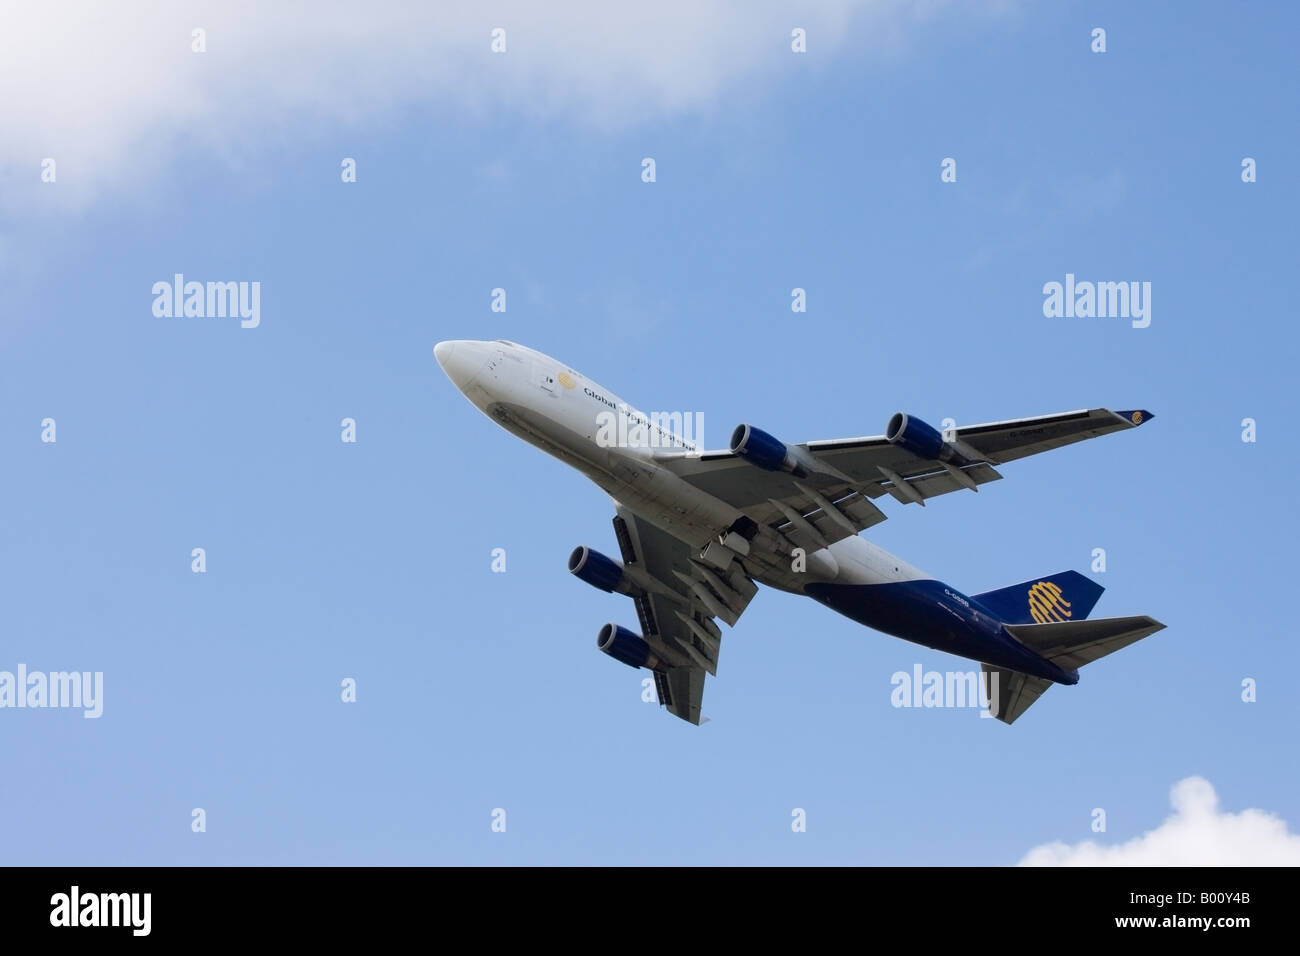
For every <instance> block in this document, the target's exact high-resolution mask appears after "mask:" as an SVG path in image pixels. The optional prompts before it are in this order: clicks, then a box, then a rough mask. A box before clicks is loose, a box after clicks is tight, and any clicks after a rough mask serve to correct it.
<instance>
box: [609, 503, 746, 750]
mask: <svg viewBox="0 0 1300 956" xmlns="http://www.w3.org/2000/svg"><path fill="white" fill-rule="evenodd" d="M617 511H618V513H617V515H616V516H615V518H614V534H615V536H616V537H617V538H618V546H619V550H620V551H621V552H622V556H623V564H624V566H625V567H626V568H627V569H628V570H629V572H631V573H632V574H633V575H636V576H637V577H638V578H639V579H640V580H641V581H642V582H643V583H644V584H645V585H646V586H644V587H639V588H637V590H636V592H635V593H633V595H632V599H633V601H634V602H635V603H636V611H637V617H638V618H639V619H640V623H641V634H642V636H643V637H644V638H645V640H646V643H648V644H649V645H650V646H651V648H652V649H653V650H654V651H655V654H656V656H657V657H658V658H659V659H660V660H661V661H662V662H663V665H664V667H663V669H660V670H655V671H654V678H655V691H656V693H657V694H658V695H659V703H660V704H662V705H663V706H665V707H667V708H668V712H669V713H670V714H673V715H674V716H677V717H680V718H682V719H683V720H687V721H690V722H691V723H692V724H698V723H700V703H701V701H702V700H703V698H704V678H705V675H706V674H716V673H717V671H718V653H719V650H720V648H721V645H722V632H721V630H720V629H719V627H718V625H717V624H716V623H715V621H714V618H715V617H721V618H722V619H723V620H724V621H726V622H727V624H729V625H734V624H735V623H736V620H737V619H738V618H739V617H740V615H741V614H742V613H743V612H744V610H745V608H746V607H747V606H748V605H749V602H750V600H752V599H753V597H754V595H755V594H756V593H757V592H758V586H757V585H756V584H754V582H753V581H751V580H750V579H749V577H748V576H747V575H746V574H745V572H744V570H743V569H742V568H741V566H740V564H739V562H735V563H733V564H732V567H731V569H730V571H729V572H728V573H723V572H720V571H718V570H716V569H714V568H710V567H708V566H707V565H705V564H703V562H701V561H699V560H697V559H695V557H694V555H693V553H692V550H691V548H690V547H689V546H688V545H687V544H686V543H685V542H683V541H679V540H678V539H677V538H674V537H673V536H672V535H670V534H668V533H667V532H665V531H661V530H660V529H659V528H657V527H655V526H654V525H652V524H650V523H649V522H647V521H643V520H642V519H641V518H638V517H637V516H636V515H634V514H633V513H632V512H631V511H629V510H628V509H626V508H624V507H623V506H622V505H618V506H617Z"/></svg>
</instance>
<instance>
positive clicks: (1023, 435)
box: [433, 339, 1164, 724]
mask: <svg viewBox="0 0 1300 956" xmlns="http://www.w3.org/2000/svg"><path fill="white" fill-rule="evenodd" d="M433 352H434V357H435V359H436V360H437V362H438V364H439V365H440V366H441V367H442V370H443V371H444V372H445V373H446V375H447V377H448V378H449V379H451V382H452V384H454V385H455V386H456V388H458V389H459V390H460V391H461V393H462V394H464V396H465V397H466V398H467V399H469V401H470V402H471V403H472V404H473V405H474V406H475V407H476V408H478V409H479V410H480V411H482V412H483V413H484V414H485V415H487V416H488V417H489V418H491V419H492V420H493V421H495V422H496V423H497V424H498V425H500V426H501V427H503V428H504V429H506V430H507V431H509V432H511V433H512V434H514V435H516V436H517V437H519V438H522V439H523V440H524V441H526V442H528V443H530V444H532V445H535V446H536V447H538V448H540V449H541V450H542V451H545V452H547V453H548V454H550V455H552V456H554V457H555V458H558V459H559V460H560V461H562V462H564V463H565V464H567V465H570V466H572V467H573V468H576V469H577V470H578V471H580V472H581V473H582V474H584V475H586V476H587V477H588V478H589V479H591V480H592V481H593V482H595V483H596V485H598V486H599V487H600V488H602V489H603V490H604V491H605V492H607V493H608V494H609V495H610V497H611V498H612V499H613V503H614V512H615V515H614V538H615V540H616V542H617V544H618V548H619V554H620V557H621V560H616V559H614V558H610V557H607V556H605V555H604V554H601V553H600V552H599V551H596V550H595V549H593V548H590V547H587V546H585V545H580V546H578V547H577V548H574V550H573V552H572V553H571V554H570V555H569V571H570V572H571V573H573V574H574V575H575V576H577V577H578V578H579V579H581V580H582V581H584V582H586V583H587V584H590V585H592V586H594V587H596V588H599V589H600V590H602V591H605V592H609V593H613V592H618V593H620V594H624V595H627V596H628V597H630V598H632V600H633V603H634V604H635V607H636V613H637V618H638V621H639V624H640V629H639V633H638V632H636V631H633V630H631V629H629V628H626V627H622V626H620V625H617V624H614V623H607V624H605V625H604V626H603V627H601V628H600V631H599V633H598V634H597V637H596V646H597V647H598V648H599V649H600V650H601V651H603V652H604V653H606V654H608V655H609V656H610V657H612V658H614V659H615V660H617V661H620V662H621V663H623V664H626V665H628V666H629V667H633V668H638V669H639V668H645V669H648V670H649V671H651V673H652V674H653V676H654V681H655V690H656V693H657V695H658V699H659V703H660V705H661V706H664V707H666V708H667V709H668V711H669V713H671V714H673V715H674V716H677V717H680V718H682V719H683V720H686V721H689V722H690V723H692V724H699V723H701V717H702V715H701V711H700V706H701V702H702V701H703V697H704V681H705V675H707V674H712V675H716V674H717V668H718V654H719V650H720V647H721V641H722V632H721V629H720V628H719V627H718V625H717V623H716V621H715V619H720V620H721V621H723V622H724V623H725V624H727V625H728V626H729V627H734V626H735V624H736V622H737V620H738V619H739V618H740V616H741V614H743V613H744V611H745V609H746V608H747V607H748V605H749V603H750V601H751V600H752V599H753V597H754V595H755V594H756V593H757V592H758V585H759V584H764V585H767V586H768V587H772V588H777V589H779V590H782V591H788V592H790V593H793V594H804V595H807V596H808V597H811V598H812V599H813V600H815V601H818V602H820V603H821V604H824V605H826V606H827V607H829V608H831V609H833V610H835V611H838V612H839V613H840V614H843V615H845V616H846V617H848V618H850V619H852V620H854V621H857V622H859V623H861V624H865V625H866V626H867V627H870V628H874V629H875V630H877V631H882V632H884V633H885V634H890V635H892V636H894V637H899V638H902V639H904V640H907V641H911V642H913V643H915V644H921V645H923V646H925V647H930V648H933V649H936V650H940V651H946V652H948V653H950V654H955V655H957V656H959V657H964V658H968V659H970V660H973V661H978V662H979V663H980V665H981V668H982V671H983V677H984V681H985V687H986V689H987V693H988V695H989V708H988V709H989V711H990V712H991V713H993V715H994V716H996V717H997V718H998V719H999V720H1001V721H1003V722H1004V723H1007V724H1011V723H1013V722H1014V721H1015V720H1016V719H1017V718H1018V717H1019V716H1020V715H1021V714H1023V713H1024V712H1025V711H1026V710H1027V709H1028V708H1029V707H1030V706H1031V705H1032V704H1033V703H1034V702H1035V701H1036V700H1038V698H1039V697H1040V696H1041V695H1042V694H1043V693H1044V692H1045V691H1046V690H1047V689H1048V688H1050V687H1051V686H1052V685H1053V684H1067V685H1072V684H1076V683H1078V681H1079V668H1080V667H1082V666H1083V665H1085V664H1090V663H1092V662H1093V661H1096V660H1098V659H1099V658H1102V657H1105V656H1106V655H1108V654H1111V653H1113V652H1114V651H1117V650H1120V649H1121V648H1123V647H1127V646H1128V645H1130V644H1133V643H1135V642H1136V641H1139V640H1141V639H1142V638H1144V637H1148V636H1149V635H1151V634H1154V633H1155V632H1157V631H1159V630H1161V629H1162V628H1163V627H1164V625H1163V624H1161V623H1160V622H1159V621H1157V620H1155V619H1153V618H1151V617H1147V616H1136V617H1116V618H1100V619H1093V620H1088V619H1087V618H1088V615H1089V613H1091V611H1092V609H1093V607H1094V606H1095V605H1096V603H1097V600H1098V598H1100V597H1101V593H1102V591H1103V590H1104V589H1103V588H1102V587H1101V586H1100V585H1098V584H1096V583H1094V582H1093V581H1091V580H1089V579H1088V578H1086V577H1084V576H1083V575H1082V574H1079V573H1078V572H1076V571H1064V572H1061V573H1059V574H1050V575H1046V576H1044V577H1041V578H1034V579H1032V580H1029V581H1025V582H1024V583H1021V584H1016V585H1013V586H1011V587H1006V588H1000V589H998V590H994V591H988V592H985V593H983V594H973V595H965V594H962V593H961V592H960V591H958V590H957V589H956V588H953V587H951V586H949V585H947V584H944V583H943V582H941V581H937V580H935V579H934V578H932V577H931V576H929V575H927V574H925V573H923V572H922V571H920V570H918V569H917V568H915V567H913V566H912V565H910V564H908V563H907V562H905V561H903V560H902V559H901V558H897V557H895V556H893V555H892V554H889V553H888V552H887V551H885V550H883V549H882V548H879V547H877V546H876V545H874V544H872V543H871V542H870V541H868V540H867V539H865V538H863V537H861V536H860V532H862V531H864V530H866V529H867V528H870V527H872V526H873V525H876V524H879V523H880V522H881V521H884V520H885V518H886V516H885V513H884V512H883V511H881V510H880V508H878V507H877V506H876V504H875V503H874V502H875V501H876V500H878V499H880V498H882V497H884V496H885V495H889V496H891V497H892V498H893V499H894V500H895V501H897V502H898V503H899V504H901V505H904V506H905V505H909V504H916V505H921V506H924V505H925V502H926V500H927V499H929V498H933V497H935V496H936V495H942V494H947V493H949V492H953V491H978V490H979V486H980V485H982V484H985V483H987V482H990V481H996V480H998V479H1000V478H1001V477H1002V475H1001V474H999V472H998V471H997V470H996V467H995V466H1002V465H1004V464H1006V463H1008V462H1011V461H1015V460H1016V459H1019V458H1024V457H1027V456H1029V455H1036V454H1038V453H1039V452H1044V451H1047V450H1049V449H1053V448H1059V447H1061V446H1063V445H1069V444H1072V443H1074V442H1077V441H1082V440H1084V439H1087V438H1095V437H1097V436H1098V435H1107V434H1110V433H1111V432H1118V431H1127V430H1129V429H1133V428H1137V427H1138V426H1140V425H1143V424H1145V423H1146V422H1148V421H1150V420H1151V418H1152V415H1151V413H1150V412H1148V411H1146V410H1143V409H1135V410H1131V411H1119V412H1113V411H1110V410H1109V409H1105V408H1093V409H1085V410H1081V411H1074V412H1065V413H1062V414H1057V415H1044V416H1040V417H1037V418H1020V419H1013V420H1010V421H1002V422H994V423H992V424H985V425H968V426H965V427H961V428H955V429H949V430H946V431H944V432H940V431H938V430H936V429H935V428H933V427H931V426H930V425H928V424H926V423H925V422H923V421H921V420H920V419H919V418H916V417H915V416H913V415H908V414H905V413H902V412H900V413H898V414H896V415H894V416H893V417H892V418H890V419H889V422H888V424H887V426H886V428H885V433H884V434H883V435H876V436H871V437H865V438H841V439H833V440H830V441H810V442H805V443H803V444H799V445H789V444H786V443H785V442H782V441H780V440H779V439H777V438H775V437H773V436H772V435H770V434H768V433H767V432H765V431H762V430H761V429H759V428H757V427H755V426H753V425H750V424H741V425H738V426H737V427H736V429H735V430H734V431H733V432H732V434H731V441H730V447H729V448H727V449H726V450H719V451H705V450H702V449H700V448H699V447H698V446H697V444H696V443H695V442H694V441H692V440H690V438H689V437H685V436H682V435H680V434H678V432H679V431H682V430H684V423H683V425H679V424H678V421H677V419H676V417H674V416H671V415H665V414H658V415H646V414H644V413H642V412H640V411H638V410H637V409H635V408H633V407H631V406H629V405H628V404H627V403H626V402H624V401H623V400H622V399H620V398H619V397H618V396H617V395H615V394H614V393H613V392H611V391H609V390H608V389H606V388H604V387H603V386H601V385H598V384H597V383H596V382H594V381H592V380H591V379H588V378H586V377H585V376H583V375H582V374H581V373H579V372H577V371H576V370H574V369H572V368H570V367H568V366H566V365H565V364H563V363H562V362H559V361H557V360H555V359H553V358H551V357H549V356H547V355H543V354H542V353H541V352H538V351H535V350H533V349H530V348H527V347H525V346H522V345H517V344H515V343H514V342H509V341H506V340H504V339H497V340H495V341H491V342H485V341H484V342H480V341H469V340H458V341H447V342H439V343H438V344H437V345H435V346H434V349H433ZM705 719H706V720H707V718H705Z"/></svg>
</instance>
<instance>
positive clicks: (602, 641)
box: [596, 623, 659, 670]
mask: <svg viewBox="0 0 1300 956" xmlns="http://www.w3.org/2000/svg"><path fill="white" fill-rule="evenodd" d="M596 646H597V647H598V648H600V649H601V650H602V651H604V652H605V653H606V654H608V655H609V656H610V657H612V658H614V660H616V661H620V662H622V663H624V664H626V665H627V666H628V667H637V668H639V667H648V668H650V669H651V670H655V669H656V668H658V667H659V658H657V657H655V654H654V650H653V649H652V648H651V647H650V645H649V644H647V643H646V642H645V639H644V638H643V637H641V635H640V634H634V633H632V632H631V631H629V630H628V629H627V628H625V627H619V626H618V625H617V624H612V623H611V624H606V625H605V626H604V627H602V628H601V629H600V633H599V634H597V635H596Z"/></svg>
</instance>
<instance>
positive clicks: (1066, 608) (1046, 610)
mask: <svg viewBox="0 0 1300 956" xmlns="http://www.w3.org/2000/svg"><path fill="white" fill-rule="evenodd" d="M1029 616H1030V617H1032V618H1033V619H1034V620H1035V621H1036V622H1038V623H1039V624H1049V623H1051V622H1052V621H1066V620H1068V619H1069V618H1070V616H1071V612H1070V602H1069V601H1067V600H1065V598H1064V597H1063V596H1062V592H1061V589H1060V588H1059V587H1057V586H1056V585H1055V584H1053V583H1052V582H1051V581H1039V582H1038V583H1037V584H1035V585H1034V586H1033V587H1031V588H1030V589H1029Z"/></svg>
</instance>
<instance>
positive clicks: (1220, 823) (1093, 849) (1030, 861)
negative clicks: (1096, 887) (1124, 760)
mask: <svg viewBox="0 0 1300 956" xmlns="http://www.w3.org/2000/svg"><path fill="white" fill-rule="evenodd" d="M1170 803H1171V804H1172V805H1173V808H1174V812H1173V814H1172V815H1171V816H1170V817H1168V818H1167V819H1166V820H1165V822H1164V823H1162V824H1160V826H1158V827H1156V828H1155V829H1154V830H1152V831H1150V832H1149V833H1144V834H1142V836H1139V837H1134V838H1133V839H1132V840H1129V841H1128V842H1126V843H1119V844H1115V845H1113V846H1105V845H1102V844H1099V843H1095V842H1093V841H1086V842H1083V843H1076V844H1074V845H1073V846H1070V845H1069V844H1066V843H1046V844H1044V845H1042V846H1038V847H1034V848H1033V849H1032V850H1030V851H1029V852H1028V853H1027V854H1025V857H1024V859H1022V860H1021V861H1020V865H1021V866H1298V865H1300V835H1297V834H1295V833H1291V832H1289V831H1288V829H1287V824H1286V821H1285V820H1283V819H1282V818H1280V817H1276V816H1273V815H1272V814H1270V813H1266V812H1265V811H1263V810H1243V811H1242V812H1241V813H1226V812H1222V811H1220V810H1219V797H1218V795H1217V794H1216V793H1215V792H1214V787H1212V786H1211V785H1210V782H1209V781H1208V780H1206V779H1204V778H1203V777H1188V778H1187V779H1185V780H1180V781H1178V783H1176V784H1174V786H1173V789H1172V790H1171V791H1170Z"/></svg>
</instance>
